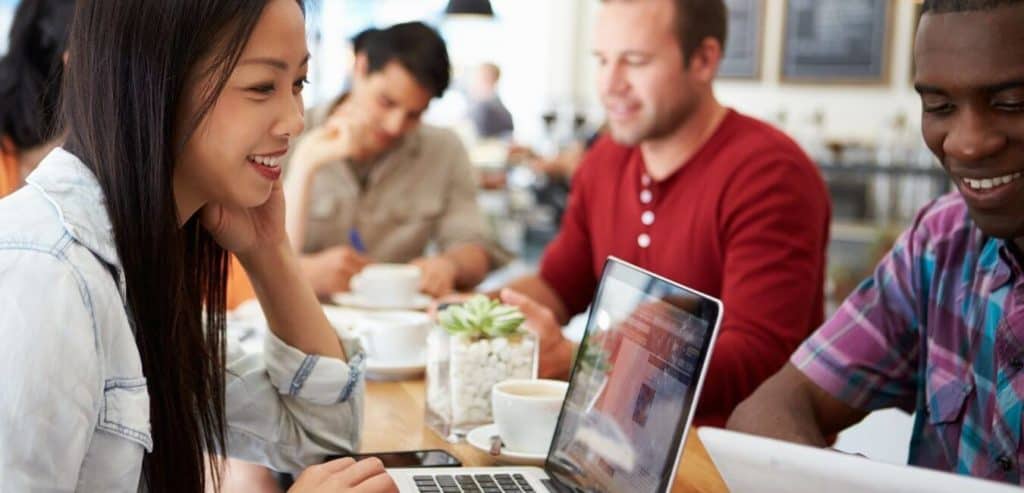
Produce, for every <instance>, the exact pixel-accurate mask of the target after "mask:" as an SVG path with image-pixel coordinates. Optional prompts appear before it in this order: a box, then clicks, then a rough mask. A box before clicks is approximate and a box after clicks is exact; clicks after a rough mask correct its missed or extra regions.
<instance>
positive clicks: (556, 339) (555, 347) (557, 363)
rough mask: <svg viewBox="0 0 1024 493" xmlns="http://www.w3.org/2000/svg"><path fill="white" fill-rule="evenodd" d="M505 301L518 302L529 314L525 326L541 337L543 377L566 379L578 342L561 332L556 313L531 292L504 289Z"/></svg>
mask: <svg viewBox="0 0 1024 493" xmlns="http://www.w3.org/2000/svg"><path fill="white" fill-rule="evenodd" d="M501 301H502V303H505V304H508V305H512V306H515V307H517V308H519V310H520V311H522V312H523V315H524V316H526V328H527V329H529V330H530V331H531V332H533V333H534V334H536V335H537V338H538V339H539V340H540V365H539V367H540V368H539V370H538V373H539V375H538V376H539V377H540V378H560V379H563V380H564V379H567V378H568V377H569V372H570V370H572V357H573V354H575V353H576V345H575V344H573V342H572V341H570V340H569V339H566V338H565V336H564V335H562V326H561V325H560V324H559V323H558V321H557V320H556V319H555V314H554V313H552V312H551V310H549V309H548V308H547V307H545V306H544V305H541V304H540V303H537V302H536V301H533V300H532V299H530V298H529V297H528V296H526V295H524V294H522V293H520V292H518V291H515V290H512V289H503V290H501Z"/></svg>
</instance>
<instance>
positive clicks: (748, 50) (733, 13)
mask: <svg viewBox="0 0 1024 493" xmlns="http://www.w3.org/2000/svg"><path fill="white" fill-rule="evenodd" d="M764 2H765V0H726V2H725V4H726V6H728V7H729V36H728V38H727V39H726V41H725V56H724V57H723V58H722V65H721V66H720V67H719V69H718V75H719V77H723V78H727V79H759V78H761V51H762V50H761V46H762V44H763V41H762V40H763V39H764Z"/></svg>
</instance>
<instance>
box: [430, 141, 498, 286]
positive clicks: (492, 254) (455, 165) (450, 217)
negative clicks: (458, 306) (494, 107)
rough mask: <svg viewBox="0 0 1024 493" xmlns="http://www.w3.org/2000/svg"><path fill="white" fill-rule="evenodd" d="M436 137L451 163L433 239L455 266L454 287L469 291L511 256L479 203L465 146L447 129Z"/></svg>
mask: <svg viewBox="0 0 1024 493" xmlns="http://www.w3.org/2000/svg"><path fill="white" fill-rule="evenodd" d="M437 139H438V144H437V145H438V146H439V147H441V148H442V152H441V153H440V154H442V155H443V157H442V158H441V159H444V160H445V161H446V162H448V163H451V164H450V168H449V169H448V170H447V173H448V175H447V184H446V186H445V189H444V190H443V191H438V193H443V194H444V195H443V197H444V209H443V210H442V212H441V217H440V219H439V221H438V224H437V233H436V236H435V238H434V239H435V241H436V242H437V245H438V249H439V250H440V251H441V252H442V253H441V256H442V257H443V258H444V259H446V260H448V261H451V262H452V264H453V266H454V267H455V268H456V272H455V277H454V279H451V280H450V281H454V285H453V286H452V287H454V288H457V289H460V290H468V289H472V288H474V287H476V285H477V284H479V283H480V282H481V281H483V279H484V278H485V277H486V276H487V273H489V272H490V271H492V270H494V269H495V268H497V267H500V266H502V265H503V264H505V263H506V262H507V261H508V260H509V258H510V255H509V254H508V252H506V251H504V250H503V249H502V248H501V247H500V246H498V244H497V242H496V241H495V240H494V238H493V237H492V235H491V232H490V230H489V228H488V226H487V221H486V220H485V218H484V215H483V212H482V211H481V210H480V206H479V204H478V203H477V184H476V181H475V180H474V177H473V166H472V165H471V164H470V162H469V155H468V154H467V153H466V149H465V148H464V147H463V146H462V143H461V142H460V141H459V139H458V137H457V136H456V135H455V134H453V133H450V132H445V133H443V134H440V135H438V136H437ZM481 254H482V255H481Z"/></svg>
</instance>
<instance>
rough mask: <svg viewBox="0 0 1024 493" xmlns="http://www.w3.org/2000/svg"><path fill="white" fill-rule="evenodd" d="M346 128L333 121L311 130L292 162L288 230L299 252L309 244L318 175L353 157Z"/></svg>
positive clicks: (287, 180) (286, 181)
mask: <svg viewBox="0 0 1024 493" xmlns="http://www.w3.org/2000/svg"><path fill="white" fill-rule="evenodd" d="M345 128H346V127H345V126H344V125H342V124H341V123H340V122H338V121H336V120H332V121H331V122H329V123H327V124H324V125H322V126H320V127H317V128H314V129H312V130H310V131H309V133H308V135H306V136H304V137H303V138H302V139H301V140H299V142H298V143H297V144H296V147H295V151H294V153H293V154H292V155H291V156H290V157H289V159H288V165H287V166H288V169H287V173H286V174H285V179H284V194H285V197H287V201H288V207H287V209H286V210H285V230H286V231H287V232H288V237H289V238H291V241H292V248H294V249H295V251H296V252H302V251H303V246H304V245H305V241H306V224H307V222H308V221H309V203H310V199H311V198H312V197H311V196H312V192H313V181H314V178H315V177H316V174H317V172H319V171H320V170H321V169H322V168H323V167H324V166H326V165H328V164H329V163H332V162H336V161H339V160H341V159H344V158H345V156H347V155H348V154H349V144H348V142H347V140H348V138H347V134H346V131H345Z"/></svg>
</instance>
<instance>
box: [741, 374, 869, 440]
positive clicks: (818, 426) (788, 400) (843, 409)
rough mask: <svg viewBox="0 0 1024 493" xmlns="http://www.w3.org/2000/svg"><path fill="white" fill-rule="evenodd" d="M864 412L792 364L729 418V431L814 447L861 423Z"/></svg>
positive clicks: (765, 384) (760, 388) (865, 414)
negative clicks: (826, 389) (809, 377)
mask: <svg viewBox="0 0 1024 493" xmlns="http://www.w3.org/2000/svg"><path fill="white" fill-rule="evenodd" d="M867 414H868V413H867V412H865V411H861V410H859V409H855V408H853V407H850V406H848V405H847V404H846V403H844V402H843V401H840V400H839V399H836V398H835V397H832V396H831V395H829V393H828V392H825V391H824V390H823V389H822V388H821V387H818V386H817V385H816V384H815V383H814V382H812V381H811V380H810V379H808V378H807V377H806V376H804V374H803V373H801V372H800V370H797V369H796V368H795V367H794V366H793V365H792V364H790V363H787V364H786V365H785V366H783V367H782V370H779V372H778V373H776V374H775V375H773V376H772V377H771V378H769V379H768V380H767V381H766V382H765V383H763V384H761V386H760V387H758V388H757V390H755V391H754V394H753V395H751V396H750V398H748V399H747V400H745V401H743V403H741V404H740V405H739V406H738V407H737V408H736V411H735V412H733V414H732V416H730V417H729V422H728V424H727V425H726V426H727V427H728V428H729V429H731V430H735V431H740V432H744V433H750V434H754V435H761V436H765V437H769V438H776V439H779V440H785V441H787V442H793V443H802V444H805V445H811V446H815V447H826V446H828V439H827V438H826V437H829V436H832V435H835V434H836V433H839V432H840V431H842V430H845V429H846V428H849V427H850V426H852V425H854V424H856V423H858V422H860V420H862V419H864V417H865V416H867Z"/></svg>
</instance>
